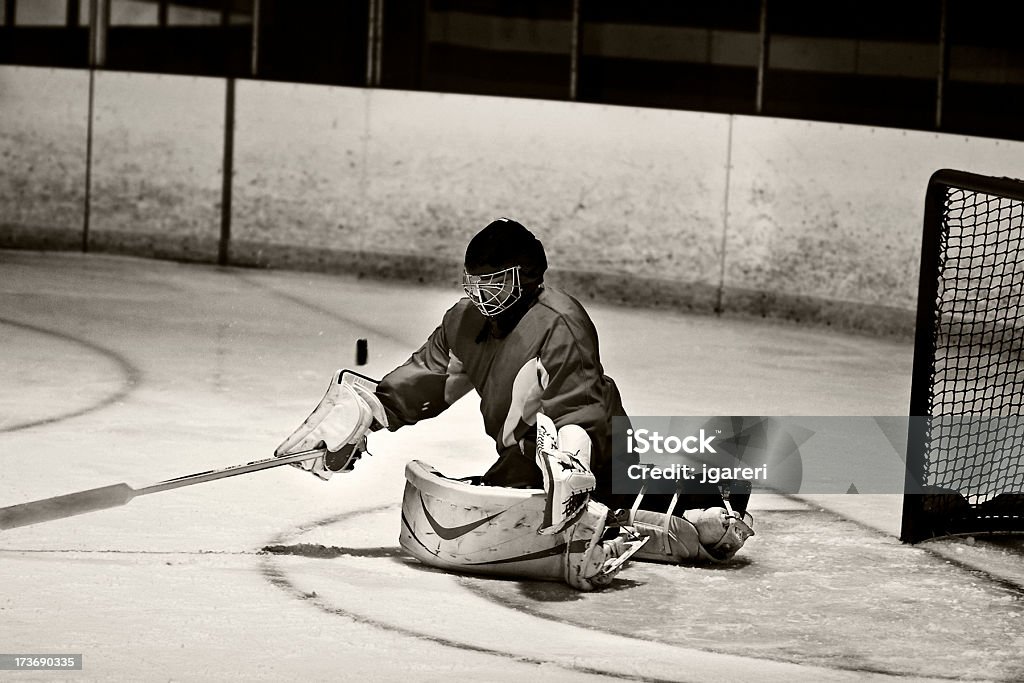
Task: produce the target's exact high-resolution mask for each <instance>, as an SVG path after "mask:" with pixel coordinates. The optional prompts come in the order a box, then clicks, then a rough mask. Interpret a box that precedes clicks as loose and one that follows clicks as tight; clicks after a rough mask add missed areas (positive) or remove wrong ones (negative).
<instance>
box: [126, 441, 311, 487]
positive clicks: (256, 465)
mask: <svg viewBox="0 0 1024 683" xmlns="http://www.w3.org/2000/svg"><path fill="white" fill-rule="evenodd" d="M323 454H324V450H323V449H322V448H314V449H312V450H308V451H300V452H298V453H292V454H291V455H286V456H284V457H281V458H277V457H274V458H264V459H263V460H254V461H253V462H247V463H245V464H244V465H231V466H230V467H224V468H221V469H219V470H208V471H206V472H197V473H196V474H186V475H185V476H183V477H176V478H174V479H167V480H165V481H161V482H157V483H156V484H151V485H149V486H145V487H143V488H141V489H138V490H136V492H135V495H137V496H144V495H147V494H150V493H160V492H161V491H170V490H171V489H179V488H181V487H183V486H192V485H193V484H202V483H204V482H207V481H216V480H217V479H226V478H227V477H237V476H238V475H239V474H248V473H250V472H259V471H260V470H266V469H270V468H271V467H280V466H281V465H291V464H293V463H297V462H302V461H303V460H312V459H313V458H317V457H320V456H321V455H323Z"/></svg>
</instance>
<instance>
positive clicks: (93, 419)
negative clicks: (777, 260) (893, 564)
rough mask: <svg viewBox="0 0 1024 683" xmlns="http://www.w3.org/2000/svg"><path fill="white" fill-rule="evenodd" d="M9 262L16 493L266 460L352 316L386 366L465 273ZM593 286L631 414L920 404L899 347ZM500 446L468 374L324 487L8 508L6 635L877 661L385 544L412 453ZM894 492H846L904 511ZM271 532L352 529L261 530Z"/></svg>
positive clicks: (58, 640)
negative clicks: (700, 644) (635, 620)
mask: <svg viewBox="0 0 1024 683" xmlns="http://www.w3.org/2000/svg"><path fill="white" fill-rule="evenodd" d="M0 268H2V271H0V272H2V273H3V277H2V278H0V340H2V344H3V349H4V353H3V354H2V357H0V411H2V412H0V473H2V474H0V505H11V504H15V503H19V502H24V501H28V500H32V499H36V498H41V497H46V496H51V495H57V494H61V493H67V492H71V491H76V490H80V489H85V488H91V487H95V486H102V485H106V484H114V483H117V482H122V481H123V482H127V483H129V484H131V485H132V486H136V487H138V486H142V485H145V484H148V483H152V482H155V481H158V480H161V479H165V478H170V477H175V476H179V475H182V474H187V473H190V472H196V471H203V470H207V469H211V468H216V467H222V466H225V465H229V464H234V463H239V462H246V461H249V460H254V459H257V458H261V457H266V456H267V455H269V454H270V453H271V452H272V450H273V448H274V446H276V445H277V443H278V442H279V441H280V440H281V438H283V436H285V435H287V434H288V433H289V432H290V431H291V429H292V428H294V427H295V426H296V425H297V424H298V422H299V421H301V420H302V419H303V418H304V417H305V415H306V414H307V413H308V412H309V410H310V409H311V408H312V407H313V405H315V403H316V401H317V400H319V398H320V396H321V395H322V393H323V390H324V388H325V387H326V382H327V381H328V379H329V377H330V375H331V373H332V371H333V370H335V369H336V368H338V367H346V366H352V364H353V358H354V346H355V340H356V339H357V338H360V337H364V338H367V339H368V340H369V348H370V362H369V364H368V365H367V366H365V367H363V368H361V370H362V371H363V372H365V373H366V374H369V375H376V376H379V375H381V374H383V373H384V372H386V371H387V370H389V369H391V368H392V367H394V366H395V365H397V364H398V363H400V362H401V361H403V360H404V359H405V357H406V356H407V355H408V353H409V352H410V351H411V350H413V349H414V348H415V347H416V346H418V345H419V343H421V341H422V340H423V339H424V338H425V337H426V336H427V334H428V333H429V332H430V331H431V330H432V329H433V327H434V326H435V325H436V324H437V322H438V321H439V320H440V317H441V314H442V313H443V312H444V310H445V309H446V308H447V307H448V306H449V305H451V304H452V303H453V302H454V301H455V299H456V297H457V292H455V291H449V290H443V289H433V288H423V287H414V286H404V285H402V286H400V285H389V284H380V283H371V282H365V281H356V280H350V279H345V278H335V277H328V276H323V275H309V274H300V273H287V272H262V271H252V270H236V269H222V268H214V267H206V266H192V265H180V264H174V263H164V262H153V261H143V260H136V259H129V258H117V257H106V256H92V255H88V256H87V255H76V254H31V253H24V252H2V251H0ZM589 308H590V310H591V313H592V315H593V318H594V320H595V323H596V324H597V327H598V329H599V331H600V333H601V339H602V353H603V357H604V361H605V369H606V371H607V372H608V373H609V374H610V375H612V376H613V377H614V378H615V379H616V381H617V382H618V384H619V386H620V388H621V390H622V393H623V398H624V402H625V405H626V408H627V410H628V411H629V412H630V413H632V414H637V415H643V414H648V415H669V414H680V415H687V414H693V415H711V414H724V415H729V414H735V415H744V414H745V415H785V414H789V415H801V414H830V415H843V414H849V415H875V414H878V415H883V414H895V415H898V414H902V413H903V412H905V406H906V405H907V396H908V394H909V375H910V356H911V350H910V347H909V345H907V344H903V343H895V342H887V341H879V340H873V339H868V338H863V337H852V336H844V335H840V334H837V333H834V332H830V331H825V330H808V329H800V328H796V327H792V326H788V325H780V324H771V323H761V322H758V321H742V320H719V319H714V318H700V317H685V316H680V315H675V314H672V313H668V312H651V311H638V310H626V309H622V308H610V307H603V306H598V305H594V306H590V307H589ZM492 449H493V446H492V444H490V443H489V441H488V439H487V438H486V436H484V435H483V434H482V424H481V420H480V417H479V415H478V413H477V412H476V407H475V405H474V404H473V402H472V401H471V400H468V399H467V400H465V401H464V402H461V403H459V404H457V405H456V406H454V407H453V408H452V409H451V410H450V411H448V413H446V414H445V415H443V416H442V417H440V418H438V419H436V420H433V421H431V422H428V423H424V424H422V425H418V426H416V427H412V428H408V429H403V430H401V431H399V432H397V433H394V434H377V435H374V437H373V438H372V440H371V450H372V451H373V452H374V456H373V457H372V458H367V459H364V460H363V461H362V462H361V463H360V464H359V467H358V469H357V470H356V472H355V473H353V474H351V475H348V476H339V477H335V478H334V479H333V480H332V481H331V482H329V483H326V484H324V483H321V482H319V481H317V480H315V479H314V478H312V477H310V476H308V475H305V474H303V473H300V472H298V471H295V470H293V469H292V468H281V469H277V470H272V471H269V472H262V473H257V474H252V475H246V476H241V477H236V478H233V479H227V480H223V481H219V482H214V483H210V484H205V485H202V486H196V487H191V488H186V489H182V490H179V491H174V492H168V493H162V494H157V495H152V496H146V497H142V498H138V499H136V500H134V501H133V502H131V503H130V504H129V505H127V506H125V507H122V508H117V509H111V510H105V511H102V512H96V513H92V514H89V515H84V516H80V517H75V518H70V519H66V520H60V521H56V522H51V523H47V524H41V525H37V526H32V527H24V528H19V529H12V530H9V531H6V532H2V533H0V651H2V652H7V653H16V652H33V653H35V652H49V653H62V652H67V653H82V654H83V655H84V658H85V659H84V661H85V666H84V670H83V671H82V672H80V673H78V674H61V676H62V677H66V678H68V679H74V680H290V679H300V678H301V679H306V680H371V681H377V680H384V681H397V680H402V681H413V680H415V681H420V680H444V681H450V680H455V679H460V680H502V681H504V680H507V681H521V680H523V679H524V678H530V679H532V680H558V681H562V680H598V679H600V678H602V676H601V675H599V673H598V672H606V673H607V674H608V675H609V678H612V679H614V678H621V677H623V676H626V677H634V678H640V679H664V680H709V679H710V678H712V677H713V678H727V679H733V680H751V679H754V678H756V679H761V680H764V681H770V680H852V679H854V678H861V677H863V674H852V673H850V672H842V671H834V670H825V669H815V668H811V667H802V666H796V665H791V664H785V663H779V662H771V661H766V660H754V659H744V658H739V657H731V656H726V655H717V654H708V653H701V652H697V651H694V650H688V649H686V648H685V647H682V646H680V645H679V644H666V645H664V646H656V645H653V644H652V643H650V642H640V641H634V640H632V639H627V638H624V637H622V636H615V635H611V634H606V633H602V632H600V630H596V629H581V628H579V627H577V626H571V625H568V624H563V623H558V622H555V621H551V620H545V619H541V618H539V617H537V616H533V615H529V614H524V613H520V612H516V611H514V610H511V609H509V608H508V607H505V606H502V605H501V604H497V603H495V602H494V601H490V600H486V599H484V598H482V597H480V596H479V595H475V594H472V593H470V592H468V591H465V590H463V589H462V588H460V585H459V584H458V583H457V582H456V581H455V580H453V578H452V577H449V576H446V575H444V574H440V573H436V572H432V571H428V570H424V569H422V568H418V567H414V566H411V565H410V564H409V563H408V562H403V561H402V560H401V558H400V557H394V556H393V555H392V554H391V553H393V552H394V548H395V547H396V546H397V535H398V519H397V505H398V503H399V501H400V497H401V491H402V485H403V478H402V468H403V466H404V464H405V462H406V461H407V460H409V459H412V458H417V459H420V460H425V461H427V462H429V463H431V464H433V465H435V466H436V467H438V468H439V469H441V470H442V471H444V472H446V473H448V474H451V475H464V474H471V473H477V472H479V471H481V470H482V469H483V468H484V467H485V466H486V464H487V463H488V462H489V460H490V457H491V455H490V454H491V453H492V452H493V450H492ZM780 504H782V505H787V504H791V503H788V502H783V503H780ZM374 510H377V511H376V512H374ZM366 511H369V512H366ZM894 511H895V512H894ZM364 512H365V514H362V513H364ZM356 513H360V514H356ZM896 513H898V506H897V505H888V506H884V505H883V506H878V505H875V506H871V505H861V506H860V509H857V510H855V514H857V515H860V516H861V517H863V518H864V521H866V522H868V523H871V524H873V525H875V526H876V527H877V528H882V529H886V530H889V531H890V532H891V530H892V525H893V524H894V518H893V516H892V515H893V514H896ZM851 514H854V513H851ZM346 515H347V516H346ZM336 518H337V519H336ZM325 520H335V521H331V522H330V523H325V524H323V525H320V526H317V523H318V522H324V521H325ZM269 543H322V544H324V545H329V546H330V545H340V546H345V547H355V548H360V549H362V550H361V551H360V552H358V553H356V554H355V555H353V556H346V557H341V558H335V559H333V560H318V559H313V558H308V557H294V556H274V555H264V554H259V553H258V551H259V549H260V548H262V547H264V546H265V545H267V544H269ZM314 593H315V595H313V594H314ZM54 678H55V674H53V673H48V674H42V673H40V674H18V678H17V680H53V679H54Z"/></svg>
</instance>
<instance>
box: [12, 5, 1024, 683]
mask: <svg viewBox="0 0 1024 683" xmlns="http://www.w3.org/2000/svg"><path fill="white" fill-rule="evenodd" d="M1022 24H1024V7H1022V6H1020V5H1019V3H1008V2H997V1H995V0H972V1H970V2H968V1H966V0H905V1H900V2H892V1H889V2H881V1H879V0H860V1H854V0H842V1H839V2H811V1H809V0H726V1H724V2H688V1H682V0H678V1H669V0H664V1H654V0H638V1H635V2H613V1H611V0H532V1H525V0H524V1H520V2H513V1H501V0H408V1H401V0H331V1H327V0H320V1H315V0H185V1H181V2H170V1H168V0H0V671H3V673H4V674H6V673H7V672H8V670H11V671H13V670H14V669H16V668H30V667H28V666H27V665H24V664H22V665H19V664H18V662H23V661H24V660H25V659H32V658H33V657H34V658H43V660H44V663H45V660H46V658H50V659H51V660H53V659H54V658H61V657H69V656H71V655H75V656H76V657H77V660H76V661H77V664H78V666H79V667H80V669H81V670H80V671H79V670H77V669H76V670H75V671H73V672H72V671H64V672H61V671H55V670H53V668H52V667H51V669H49V670H41V669H38V668H37V670H23V671H17V672H16V673H11V677H13V678H17V680H47V681H48V680H55V679H58V680H64V679H69V680H70V679H72V677H74V678H75V679H76V680H89V681H148V680H180V681H213V680H240V681H248V680H251V681H279V680H316V681H319V680H325V681H326V680H368V681H421V680H423V681H427V680H429V681H438V680H444V681H448V680H453V681H454V680H481V681H484V680H486V681H522V680H524V679H525V678H530V679H531V680H538V681H540V680H543V681H600V680H609V681H611V680H632V681H707V680H719V679H728V680H737V681H748V680H756V681H762V682H763V681H805V680H806V681H833V680H842V681H847V680H849V681H854V680H857V681H859V680H891V679H906V680H914V681H917V680H979V681H1019V680H1024V664H1022V660H1021V652H1024V562H1022V559H1024V558H1022V556H1024V541H1022V540H1021V539H1022V537H1021V531H1024V470H1022V467H1021V462H1022V458H1024V445H1022V444H1024V428H1021V427H1020V426H1019V425H1018V421H1019V419H1020V417H1021V412H1022V410H1024V399H1022V395H1024V381H1022V379H1021V378H1022V377H1024V368H1022V365H1021V357H1022V354H1024V322H1022V319H1021V313H1020V307H1021V297H1022V294H1024V255H1022V253H1021V242H1022V239H1024V190H1022V185H1021V183H1020V182H1019V181H1018V180H1014V179H1020V178H1022V177H1024V42H1022V41H1021V39H1020V35H1019V34H1020V27H1021V25H1022ZM937 172H938V173H937ZM506 215H507V216H513V217H515V218H517V219H518V220H520V221H521V222H522V223H524V224H525V225H526V226H528V227H529V228H530V229H531V230H533V231H534V232H535V234H536V235H537V236H538V237H539V238H540V239H541V241H542V242H543V244H544V246H545V249H546V251H547V257H548V261H549V263H550V270H549V272H548V275H547V276H546V281H547V282H549V283H550V284H551V285H553V286H556V287H559V288H561V289H564V290H565V291H567V292H569V293H571V294H572V295H574V296H575V297H577V298H578V299H580V300H581V301H582V302H583V303H584V305H585V306H586V307H587V310H588V312H589V313H590V315H591V317H592V318H593V321H594V323H595V325H596V327H597V330H598V332H599V335H600V339H601V359H602V362H603V366H604V369H605V371H606V372H607V374H608V375H610V376H611V377H614V378H615V381H616V383H617V385H618V386H619V389H620V391H621V393H622V398H623V404H624V406H625V408H626V411H627V412H628V413H629V414H630V415H633V416H779V417H787V418H792V417H793V416H819V417H820V416H830V417H834V418H837V419H838V418H843V417H850V418H853V417H858V418H863V417H864V416H879V417H886V418H893V419H895V418H901V419H902V418H908V417H911V416H913V417H914V419H913V420H911V421H909V422H908V423H906V424H909V426H908V427H906V428H905V431H904V432H903V433H901V434H897V435H896V436H893V433H892V432H891V431H890V432H887V433H886V434H885V435H884V436H885V438H886V439H888V440H889V442H891V443H892V444H897V442H898V443H899V445H900V447H901V448H903V449H904V452H905V454H906V455H905V456H904V458H905V460H898V459H897V460H888V461H886V460H884V459H882V458H881V456H880V455H879V454H878V453H877V452H874V451H873V448H874V447H873V446H871V445H869V444H866V443H862V442H861V441H859V440H858V439H856V438H851V439H849V440H848V442H847V443H846V444H844V445H843V446H842V447H841V448H837V449H836V451H835V452H834V453H831V454H828V455H829V456H830V458H831V460H832V463H833V464H835V465H836V467H835V468H833V469H831V470H829V472H831V474H830V475H829V476H832V480H830V481H828V482H825V478H827V477H825V475H821V474H820V472H817V471H816V470H814V469H813V468H812V467H811V464H810V460H807V461H805V462H804V463H803V469H802V470H801V471H800V476H802V479H800V478H799V477H798V483H802V484H803V488H801V489H800V490H799V491H795V492H794V491H790V490H787V491H779V490H777V489H772V488H771V487H768V486H759V485H756V484H755V486H754V491H753V495H752V496H751V500H750V512H751V513H752V515H753V517H754V528H755V531H756V535H755V536H754V537H752V538H750V539H749V540H748V541H747V543H746V545H745V546H744V548H743V549H742V550H741V551H740V553H739V554H738V555H737V556H736V557H735V558H733V559H732V560H731V561H729V562H726V563H722V564H711V565H707V564H694V565H685V566H673V565H667V564H653V563H646V562H644V563H641V562H632V563H630V564H628V565H627V566H626V568H625V569H623V571H622V572H621V573H620V574H619V575H618V576H617V577H616V579H615V580H614V581H613V583H612V584H611V585H610V586H608V587H607V588H606V589H605V590H602V591H595V592H590V593H583V592H578V591H575V590H573V589H572V588H570V587H569V586H567V585H563V584H561V583H545V582H539V581H530V580H526V579H519V578H514V577H513V578H495V577H482V576H471V575H463V574H457V573H447V572H442V571H439V570H436V569H432V568H430V567H427V566H425V565H423V564H420V563H419V562H418V561H417V560H415V559H414V558H412V557H411V556H410V555H408V554H407V553H406V552H405V551H404V550H403V549H402V548H401V547H400V546H399V544H398V537H399V529H400V516H401V515H400V508H401V502H402V493H403V486H404V482H405V479H404V475H403V471H404V468H405V465H406V463H408V462H409V461H411V460H420V461H422V462H426V463H429V464H430V465H433V466H434V467H436V468H437V469H438V470H440V471H442V472H444V473H445V474H448V475H449V476H453V477H465V476H471V475H475V474H480V473H481V472H482V471H483V470H484V469H486V467H487V466H488V465H489V464H490V463H491V462H492V460H493V457H494V444H493V443H492V442H491V441H490V440H489V439H488V438H487V437H486V435H485V434H484V431H483V424H482V420H481V417H480V413H479V410H478V400H477V399H476V398H475V397H474V396H473V395H470V396H467V397H466V398H464V399H462V400H461V401H459V402H457V403H456V404H454V405H453V406H452V407H451V408H450V409H449V410H447V411H446V412H445V413H444V414H443V415H440V416H438V417H437V418H436V419H433V420H428V421H424V422H422V423H420V424H417V425H414V426H412V427H407V428H403V429H401V430H398V431H396V432H394V433H387V432H379V433H374V434H372V435H370V437H369V449H370V453H372V456H365V457H363V458H362V460H361V461H360V462H359V463H358V466H357V467H356V469H355V470H354V471H353V472H352V473H350V474H345V475H337V476H335V477H334V478H332V479H331V480H330V481H329V482H326V483H325V482H321V481H318V480H316V479H314V478H313V477H310V476H309V475H308V474H305V473H302V472H298V471H297V470H295V469H293V468H289V467H279V468H275V469H270V470H268V471H266V472H253V473H248V474H244V475H242V476H234V477H231V478H225V479H223V480H221V481H211V482H207V483H203V484H202V485H198V486H189V487H187V488H181V489H180V490H176V491H167V492H162V493H160V495H153V496H145V497H144V498H139V499H138V500H134V501H132V502H131V503H130V504H127V505H121V506H109V509H102V510H98V511H94V512H90V513H89V514H82V515H77V516H71V517H63V516H61V514H59V511H58V514H55V515H52V516H54V517H56V518H55V519H52V520H51V521H47V522H45V523H37V524H32V525H26V526H21V525H16V524H13V523H10V522H11V520H13V519H15V517H16V515H17V514H18V511H19V510H21V511H24V509H25V508H24V507H19V506H22V504H24V503H28V502H31V501H37V500H45V499H49V498H51V497H54V496H60V495H62V494H68V493H72V492H76V491H83V490H87V489H94V488H99V487H105V486H109V485H113V484H117V483H119V482H123V483H126V484H127V485H129V486H131V487H135V488H136V489H138V488H140V487H145V486H147V485H150V484H153V483H154V482H160V481H162V480H168V479H173V478H175V477H179V476H182V475H186V474H189V473H193V472H206V471H211V470H219V469H221V468H225V467H229V466H232V465H238V464H241V463H248V462H252V461H257V460H260V459H262V458H267V457H269V456H270V455H271V454H272V453H273V450H274V448H275V447H276V446H277V445H278V444H279V443H280V442H281V441H282V439H283V438H284V437H285V436H287V435H288V434H289V433H290V432H291V431H292V430H293V429H294V428H295V427H296V425H297V424H298V423H299V422H300V421H301V420H302V419H303V418H304V417H305V416H306V415H308V414H309V412H310V410H311V409H312V408H313V407H314V406H315V405H316V401H318V400H319V398H320V397H321V396H322V394H323V389H324V385H325V384H326V383H327V381H328V379H329V378H330V377H331V376H332V373H333V372H334V371H335V370H337V369H338V368H344V367H349V368H353V369H358V372H360V373H363V374H365V375H368V376H371V377H380V376H382V375H384V374H385V373H387V372H388V371H390V370H391V369H392V368H394V367H396V366H397V365H399V364H400V363H402V362H404V361H405V359H406V358H408V356H409V354H410V353H411V352H412V351H414V350H415V349H416V348H418V347H419V346H420V344H422V343H423V340H424V339H426V338H427V336H428V335H429V334H430V333H431V331H432V330H434V328H435V327H436V326H437V324H438V322H439V321H440V320H441V316H442V315H443V313H444V312H445V311H446V310H447V309H448V308H450V307H451V306H452V305H453V304H454V303H455V302H456V301H457V300H458V299H459V297H460V296H461V295H462V290H461V289H460V288H459V279H460V276H461V273H462V264H463V255H464V253H465V249H466V244H467V242H468V241H469V239H470V238H471V237H472V236H473V235H474V234H475V233H476V232H477V231H478V230H479V229H480V228H482V227H483V226H484V225H486V224H487V223H489V222H490V221H491V220H493V219H494V218H496V217H499V216H506ZM356 366H358V368H357V367H356ZM877 422H878V424H882V423H883V421H881V420H878V421H877ZM886 424H890V423H886ZM883 440H884V439H883ZM804 445H806V446H807V447H808V452H809V450H810V447H812V446H813V445H814V443H813V440H812V439H811V440H808V441H806V442H805V443H802V444H801V446H804ZM840 465H841V466H840ZM836 473H838V474H836ZM819 476H820V477H822V478H819V479H815V477H819ZM823 483H828V484H829V486H831V487H832V488H828V487H825V486H821V484H823ZM835 487H839V489H838V490H839V491H846V493H842V492H840V493H835V492H832V491H833V489H834V488H835ZM901 492H902V493H901ZM12 510H13V512H12ZM5 680H6V678H5Z"/></svg>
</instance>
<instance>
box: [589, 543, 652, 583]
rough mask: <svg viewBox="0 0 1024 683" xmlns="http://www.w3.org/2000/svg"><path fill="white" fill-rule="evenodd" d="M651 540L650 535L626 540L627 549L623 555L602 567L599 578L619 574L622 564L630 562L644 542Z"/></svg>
mask: <svg viewBox="0 0 1024 683" xmlns="http://www.w3.org/2000/svg"><path fill="white" fill-rule="evenodd" d="M649 540H651V537H650V536H644V537H643V538H639V539H637V540H635V541H626V546H627V548H626V550H625V551H624V552H623V553H622V554H621V555H619V556H618V557H616V558H615V559H613V560H611V561H610V562H609V563H608V564H606V565H605V566H604V567H602V568H601V571H600V573H598V575H597V576H598V578H604V577H607V576H613V575H615V574H617V573H618V571H619V570H620V569H622V565H624V564H626V563H627V562H629V560H630V558H631V557H633V555H635V554H636V553H637V551H639V550H640V548H643V547H644V544H646V543H647V541H649Z"/></svg>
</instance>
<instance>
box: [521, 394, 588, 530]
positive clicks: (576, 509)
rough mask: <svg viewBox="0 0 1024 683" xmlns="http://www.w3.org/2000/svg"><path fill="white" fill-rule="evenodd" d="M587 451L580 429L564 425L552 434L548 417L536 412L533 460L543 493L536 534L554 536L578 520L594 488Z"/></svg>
mask: <svg viewBox="0 0 1024 683" xmlns="http://www.w3.org/2000/svg"><path fill="white" fill-rule="evenodd" d="M563 441H564V443H563ZM566 446H569V447H568V448H567V447H566ZM590 449H591V444H590V437H589V436H587V433H586V432H585V431H584V430H583V429H582V428H581V427H578V426H576V425H566V426H565V427H563V428H562V429H561V430H557V431H556V430H555V423H554V422H553V421H552V420H551V418H549V417H548V416H547V415H545V414H544V413H537V455H536V460H537V466H538V467H539V468H540V471H541V474H542V475H543V477H544V492H545V494H546V506H545V509H544V522H543V525H542V527H541V530H540V533H542V534H557V533H559V532H561V531H563V530H565V529H566V528H567V527H568V526H569V525H571V524H574V523H575V522H576V521H578V520H579V518H580V516H581V515H582V514H583V512H584V510H586V508H587V503H588V501H589V500H590V494H591V492H593V490H594V489H595V488H596V487H597V479H596V478H595V477H594V475H593V473H592V472H591V471H590Z"/></svg>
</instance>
